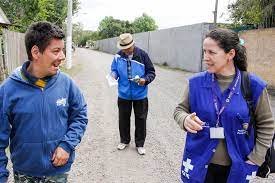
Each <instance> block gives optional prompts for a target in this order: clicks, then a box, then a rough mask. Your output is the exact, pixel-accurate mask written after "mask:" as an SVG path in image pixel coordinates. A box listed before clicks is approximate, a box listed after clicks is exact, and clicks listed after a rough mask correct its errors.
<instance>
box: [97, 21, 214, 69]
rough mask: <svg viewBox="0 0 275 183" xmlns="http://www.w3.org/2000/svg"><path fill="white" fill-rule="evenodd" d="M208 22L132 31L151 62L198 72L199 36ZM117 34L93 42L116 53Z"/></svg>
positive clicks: (200, 56) (200, 39)
mask: <svg viewBox="0 0 275 183" xmlns="http://www.w3.org/2000/svg"><path fill="white" fill-rule="evenodd" d="M210 28H212V24H208V23H201V24H194V25H188V26H182V27H175V28H170V29H163V30H158V31H151V32H145V33H138V34H134V40H135V42H136V45H137V46H138V47H140V48H142V49H143V50H145V51H146V52H147V53H148V54H149V56H150V58H151V60H152V61H153V63H158V64H167V65H168V66H170V67H172V68H180V69H183V70H187V71H191V72H199V71H201V70H202V69H203V66H202V40H203V38H204V36H205V34H206V33H207V32H208V31H209V30H210ZM116 42H117V38H111V39H105V40H100V41H97V42H96V46H95V47H96V48H97V49H98V50H100V51H104V52H108V53H112V54H114V53H116V52H117V51H118V49H117V48H116Z"/></svg>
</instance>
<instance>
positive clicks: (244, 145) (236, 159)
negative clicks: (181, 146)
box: [181, 72, 266, 183]
mask: <svg viewBox="0 0 275 183" xmlns="http://www.w3.org/2000/svg"><path fill="white" fill-rule="evenodd" d="M211 79H212V77H211V74H210V73H208V72H201V73H199V74H197V75H195V76H194V77H192V78H191V79H190V80H189V104H190V112H191V113H192V112H196V114H197V116H198V117H199V118H200V119H201V120H202V121H204V122H206V125H209V127H215V125H216V120H217V115H216V111H215V107H214V103H213V92H215V94H216V96H217V99H218V106H219V109H220V107H221V105H222V104H223V102H224V101H225V99H226V98H227V96H228V94H229V92H230V91H231V90H232V87H233V86H232V84H231V85H230V86H229V88H228V89H226V90H225V91H224V92H223V93H222V92H221V91H220V88H219V86H218V83H217V81H215V84H213V89H212V80H211ZM250 80H251V89H252V95H253V96H252V98H253V104H254V106H256V104H257V101H258V99H259V96H260V95H261V94H262V91H263V89H264V88H265V87H266V83H265V82H264V81H263V80H261V79H260V78H259V77H257V76H255V75H253V74H250ZM232 83H233V82H232ZM240 84H241V80H239V82H238V83H237V87H236V90H235V91H234V93H233V96H232V99H231V101H230V103H229V105H228V106H227V107H226V108H225V110H224V111H223V113H222V114H221V116H220V126H222V127H223V128H224V135H225V139H226V144H227V148H228V153H229V156H230V158H231V169H230V173H229V177H228V180H227V182H228V183H236V182H248V181H249V179H251V176H255V174H256V171H257V169H258V166H256V165H249V164H247V163H245V161H246V160H247V156H248V155H249V154H250V153H251V151H252V150H253V147H254V130H253V128H252V127H251V126H249V127H248V129H247V130H245V129H244V128H243V124H244V123H248V122H249V120H250V116H249V109H248V107H247V104H246V101H245V99H244V98H243V95H242V93H241V89H240ZM209 127H208V128H207V127H204V128H203V130H201V131H199V132H198V133H197V134H192V133H187V138H186V145H185V150H184V155H183V160H182V166H181V180H182V181H183V182H184V183H189V182H190V183H200V182H202V183H203V182H204V180H205V177H206V173H207V168H208V164H209V162H210V160H211V158H212V156H213V154H214V153H215V151H216V147H217V145H218V142H219V140H218V139H210V133H209V129H210V128H209ZM247 132H248V134H249V135H247Z"/></svg>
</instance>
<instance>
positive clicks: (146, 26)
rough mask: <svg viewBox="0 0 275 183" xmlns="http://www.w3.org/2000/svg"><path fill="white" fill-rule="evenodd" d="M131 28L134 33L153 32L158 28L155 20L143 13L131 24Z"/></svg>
mask: <svg viewBox="0 0 275 183" xmlns="http://www.w3.org/2000/svg"><path fill="white" fill-rule="evenodd" d="M133 27H134V30H135V33H138V32H147V31H153V30H156V29H157V28H158V26H157V25H156V22H155V20H154V19H153V18H152V17H150V16H148V15H147V14H145V13H143V14H142V16H141V17H138V18H136V19H135V21H134V22H133Z"/></svg>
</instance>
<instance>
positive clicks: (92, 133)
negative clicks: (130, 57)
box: [70, 49, 275, 183]
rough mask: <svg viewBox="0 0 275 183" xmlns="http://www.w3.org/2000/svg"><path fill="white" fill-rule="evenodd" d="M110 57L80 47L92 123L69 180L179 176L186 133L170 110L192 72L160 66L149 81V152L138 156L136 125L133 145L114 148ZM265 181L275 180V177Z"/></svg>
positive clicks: (167, 180)
mask: <svg viewBox="0 0 275 183" xmlns="http://www.w3.org/2000/svg"><path fill="white" fill-rule="evenodd" d="M112 58H113V56H112V55H109V54H105V53H100V52H95V51H90V50H86V49H79V50H78V52H77V53H76V56H75V60H76V64H80V65H79V67H80V72H79V74H77V75H75V77H74V79H75V81H76V82H77V83H78V84H79V85H80V86H81V88H82V90H83V91H84V94H85V96H86V98H87V101H88V105H89V126H88V129H87V132H86V134H85V137H84V139H83V142H82V143H81V145H80V146H79V149H78V155H77V158H76V162H75V164H74V167H73V169H72V172H71V175H72V176H71V177H70V179H71V181H72V182H97V183H101V182H102V183H103V182H104V183H111V182H112V183H113V182H117V183H143V182H148V183H174V182H179V175H180V171H179V168H180V164H181V158H182V150H183V145H184V139H185V134H184V132H183V131H182V130H180V129H179V127H178V126H177V124H176V123H175V122H174V121H173V118H172V114H173V110H174V108H175V106H176V104H177V103H178V102H179V100H180V98H179V96H181V95H182V90H183V87H184V85H185V78H186V77H187V76H190V75H191V74H192V73H187V72H183V71H177V70H171V69H167V68H161V67H157V66H156V74H157V77H156V79H155V81H154V82H153V83H152V84H151V85H150V86H149V114H148V121H147V139H146V143H145V147H146V150H147V154H146V155H145V156H140V155H138V154H137V153H136V149H135V145H134V143H133V137H134V133H133V132H134V128H132V129H131V135H132V142H131V145H130V147H129V148H128V149H127V150H125V151H117V150H116V146H117V144H118V142H119V133H118V120H117V119H118V116H117V106H116V104H117V89H116V87H115V88H110V87H109V86H108V85H107V82H106V79H105V76H106V74H107V73H108V72H109V67H110V63H111V60H112ZM273 104H274V102H273ZM273 107H274V105H273ZM132 117H133V115H132ZM132 122H133V121H132ZM133 126H134V123H132V127H133ZM266 181H267V182H274V181H275V179H273V181H272V180H266ZM261 182H263V181H261Z"/></svg>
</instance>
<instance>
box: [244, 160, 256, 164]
mask: <svg viewBox="0 0 275 183" xmlns="http://www.w3.org/2000/svg"><path fill="white" fill-rule="evenodd" d="M245 162H246V163H247V164H250V165H256V164H255V163H253V162H252V161H250V160H246V161H245Z"/></svg>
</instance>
